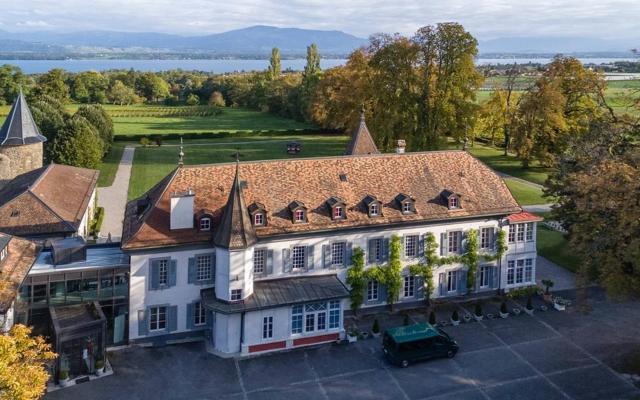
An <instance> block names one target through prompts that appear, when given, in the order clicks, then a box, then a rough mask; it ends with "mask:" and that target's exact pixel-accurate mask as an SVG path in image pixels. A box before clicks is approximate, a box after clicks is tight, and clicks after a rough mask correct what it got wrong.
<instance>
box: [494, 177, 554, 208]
mask: <svg viewBox="0 0 640 400" xmlns="http://www.w3.org/2000/svg"><path fill="white" fill-rule="evenodd" d="M504 182H505V183H506V184H507V186H508V187H509V190H511V194H513V197H515V199H516V200H517V201H518V203H520V205H523V206H530V205H534V204H547V203H549V200H548V199H545V198H543V197H542V190H541V189H539V188H536V187H533V186H531V185H527V184H526V183H522V182H520V181H518V180H515V179H512V178H505V179H504Z"/></svg>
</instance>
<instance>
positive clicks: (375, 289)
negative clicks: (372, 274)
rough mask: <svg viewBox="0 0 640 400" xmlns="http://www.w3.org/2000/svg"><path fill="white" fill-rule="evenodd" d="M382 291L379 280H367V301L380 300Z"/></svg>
mask: <svg viewBox="0 0 640 400" xmlns="http://www.w3.org/2000/svg"><path fill="white" fill-rule="evenodd" d="M379 292H380V284H379V283H378V281H376V280H374V279H372V280H370V281H369V282H367V301H378V296H379Z"/></svg>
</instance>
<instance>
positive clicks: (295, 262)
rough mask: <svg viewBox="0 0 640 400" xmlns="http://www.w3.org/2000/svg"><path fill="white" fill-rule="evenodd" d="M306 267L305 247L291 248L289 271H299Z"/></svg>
mask: <svg viewBox="0 0 640 400" xmlns="http://www.w3.org/2000/svg"><path fill="white" fill-rule="evenodd" d="M306 266H307V246H293V248H292V249H291V269H292V270H294V271H299V270H302V269H304V268H306Z"/></svg>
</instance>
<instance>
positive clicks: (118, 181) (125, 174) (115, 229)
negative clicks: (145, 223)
mask: <svg viewBox="0 0 640 400" xmlns="http://www.w3.org/2000/svg"><path fill="white" fill-rule="evenodd" d="M134 152H135V147H133V146H127V147H125V148H124V151H123V152H122V159H121V160H120V164H119V165H118V172H116V177H115V179H114V180H113V184H112V185H111V186H107V187H101V188H98V206H100V207H103V208H104V214H105V215H104V220H103V221H102V227H101V228H100V235H99V238H98V241H99V242H105V241H107V240H108V238H109V235H111V241H113V242H116V241H120V238H121V236H122V219H123V218H124V209H125V207H126V205H127V193H128V191H129V179H130V178H131V166H132V164H133V154H134Z"/></svg>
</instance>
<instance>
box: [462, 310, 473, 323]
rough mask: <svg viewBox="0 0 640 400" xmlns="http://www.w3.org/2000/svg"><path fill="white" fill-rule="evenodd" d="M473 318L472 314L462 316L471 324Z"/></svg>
mask: <svg viewBox="0 0 640 400" xmlns="http://www.w3.org/2000/svg"><path fill="white" fill-rule="evenodd" d="M471 318H472V317H471V314H469V313H468V312H466V313H464V315H463V316H462V319H463V320H464V322H471Z"/></svg>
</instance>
